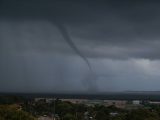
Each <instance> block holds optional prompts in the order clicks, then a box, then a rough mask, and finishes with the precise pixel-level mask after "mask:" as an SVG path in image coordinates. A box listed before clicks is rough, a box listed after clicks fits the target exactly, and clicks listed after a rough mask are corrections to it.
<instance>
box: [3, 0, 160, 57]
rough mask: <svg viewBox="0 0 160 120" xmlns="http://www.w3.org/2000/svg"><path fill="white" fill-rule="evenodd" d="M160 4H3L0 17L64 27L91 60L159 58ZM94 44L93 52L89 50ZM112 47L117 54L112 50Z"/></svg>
mask: <svg viewBox="0 0 160 120" xmlns="http://www.w3.org/2000/svg"><path fill="white" fill-rule="evenodd" d="M159 5H160V2H158V1H152V2H151V1H150V2H149V1H121V2H119V1H100V2H98V1H93V2H90V1H68V2H66V1H50V0H47V1H45V2H44V1H42V0H40V1H34V2H33V1H30V0H29V1H27V0H26V1H20V0H17V1H2V5H1V6H2V7H1V10H0V17H1V20H4V21H6V20H12V21H17V20H18V21H24V20H35V21H37V20H44V21H46V22H47V21H48V22H49V23H53V26H54V24H57V23H62V24H65V25H66V26H67V27H68V28H69V32H70V35H71V37H73V38H74V39H76V40H75V41H77V43H78V42H79V43H78V47H80V48H81V47H83V46H86V49H84V48H82V50H83V51H84V52H85V55H86V56H88V57H109V58H110V57H111V58H130V57H131V58H134V57H136V58H149V59H156V58H158V59H159V55H158V51H159V47H157V48H154V47H153V46H154V43H155V44H156V45H157V46H159V44H160V43H159V37H160V35H159V31H160V23H159V21H160V8H159ZM54 27H55V26H54ZM44 32H45V31H44ZM80 43H81V44H80ZM89 45H91V46H89ZM92 45H93V46H94V48H95V49H94V50H92V49H89V47H91V48H92ZM103 45H104V46H105V47H103V49H100V50H99V49H98V48H101V46H103ZM87 46H89V47H88V48H87ZM113 47H115V48H117V51H116V49H115V50H113V51H115V52H116V54H114V53H113V54H112V49H111V50H110V49H109V48H113ZM97 49H98V50H97ZM119 49H120V51H119ZM99 51H100V52H99ZM101 51H106V52H101ZM108 51H110V53H108Z"/></svg>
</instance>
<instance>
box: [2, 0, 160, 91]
mask: <svg viewBox="0 0 160 120" xmlns="http://www.w3.org/2000/svg"><path fill="white" fill-rule="evenodd" d="M159 6H160V2H157V1H153V0H152V1H147V0H145V1H142V0H140V1H138V0H137V1H135V0H133V1H132V0H130V1H124V0H122V1H119V0H114V1H113V0H108V1H107V0H104V1H99V0H97V1H96V0H93V1H92V2H91V1H90V0H84V1H83V0H82V1H78V0H69V1H66V0H57V1H56V0H55V1H53V0H35V1H34V2H33V1H32V0H15V1H13V0H1V1H0V92H52V93H55V92H56V93H59V92H61V93H65V92H70V93H72V92H96V91H97V92H108V91H128V90H133V91H141V90H142V91H149V90H151V91H160V88H159V86H160V79H159V78H160V74H159V70H160V55H159V51H160V40H159V39H160V34H159V32H160V23H159V21H160V7H159ZM58 25H62V26H63V27H64V28H65V29H66V30H67V34H68V36H69V37H70V39H71V40H72V42H73V43H74V45H75V47H76V48H77V50H78V52H80V54H79V53H77V52H76V51H75V50H74V49H73V48H72V47H71V46H70V44H68V43H67V41H66V39H65V38H64V37H63V33H62V31H61V30H60V29H59V28H58V27H57V26H58ZM83 57H84V58H85V59H87V60H88V61H89V65H90V66H91V69H92V71H93V73H92V72H91V71H90V69H89V68H88V65H87V64H86V61H85V60H84V58H83Z"/></svg>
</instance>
